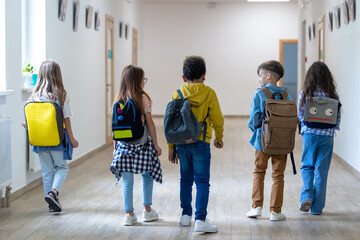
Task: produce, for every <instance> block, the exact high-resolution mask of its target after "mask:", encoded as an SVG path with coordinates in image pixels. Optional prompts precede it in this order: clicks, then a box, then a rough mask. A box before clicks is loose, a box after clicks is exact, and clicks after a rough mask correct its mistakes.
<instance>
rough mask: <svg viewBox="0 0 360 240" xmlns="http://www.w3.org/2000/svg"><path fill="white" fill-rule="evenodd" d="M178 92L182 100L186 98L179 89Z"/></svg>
mask: <svg viewBox="0 0 360 240" xmlns="http://www.w3.org/2000/svg"><path fill="white" fill-rule="evenodd" d="M177 92H178V94H179V96H180V98H184V95H183V94H182V92H181V91H180V89H178V90H177Z"/></svg>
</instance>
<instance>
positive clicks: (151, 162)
mask: <svg viewBox="0 0 360 240" xmlns="http://www.w3.org/2000/svg"><path fill="white" fill-rule="evenodd" d="M144 76H145V75H144V71H143V70H142V69H141V68H139V67H135V66H132V65H129V66H127V67H125V68H124V70H123V72H122V76H121V82H120V89H119V92H118V94H117V96H116V98H115V100H114V104H115V103H116V102H118V101H119V100H120V99H122V100H123V101H124V102H126V101H127V100H129V99H131V100H132V101H133V102H134V104H135V105H136V107H138V108H139V109H140V110H141V113H142V120H143V123H144V135H143V136H142V137H141V138H140V139H137V140H134V141H132V142H121V141H114V159H113V161H112V163H111V166H110V170H111V171H112V172H113V173H114V174H115V176H116V178H117V181H118V180H119V179H120V177H121V176H122V177H123V199H124V211H125V219H124V225H125V226H130V225H133V224H135V223H136V222H137V218H136V215H135V213H134V207H133V185H134V173H135V174H136V173H141V175H142V179H143V205H144V210H143V214H142V216H143V220H144V221H145V222H149V221H154V220H157V219H158V218H159V216H158V214H157V213H156V211H155V210H154V209H152V208H151V205H152V192H153V180H155V181H157V182H159V183H162V170H161V165H160V160H159V158H158V156H160V155H161V148H160V147H159V144H158V142H157V137H156V129H155V124H154V121H153V119H152V117H151V99H150V97H149V95H148V94H147V93H146V92H145V91H144V86H145V83H146V82H147V78H145V77H144Z"/></svg>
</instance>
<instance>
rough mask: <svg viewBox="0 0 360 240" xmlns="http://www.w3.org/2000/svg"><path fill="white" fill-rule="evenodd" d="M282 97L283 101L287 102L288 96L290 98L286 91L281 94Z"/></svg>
mask: <svg viewBox="0 0 360 240" xmlns="http://www.w3.org/2000/svg"><path fill="white" fill-rule="evenodd" d="M281 96H282V99H283V100H286V99H287V96H288V93H287V91H285V90H284V91H283V92H282V93H281Z"/></svg>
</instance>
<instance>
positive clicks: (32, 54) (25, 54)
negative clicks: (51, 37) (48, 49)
mask: <svg viewBox="0 0 360 240" xmlns="http://www.w3.org/2000/svg"><path fill="white" fill-rule="evenodd" d="M0 1H2V0H0ZM45 11H46V8H45V0H36V1H35V0H32V1H28V0H22V36H23V37H22V63H24V62H25V61H30V63H31V65H32V66H34V68H35V70H34V71H35V72H36V71H37V70H38V68H39V66H40V64H41V63H42V61H44V60H45V46H46V44H45V38H46V36H45V31H46V25H45V22H46V15H45ZM35 72H34V73H35Z"/></svg>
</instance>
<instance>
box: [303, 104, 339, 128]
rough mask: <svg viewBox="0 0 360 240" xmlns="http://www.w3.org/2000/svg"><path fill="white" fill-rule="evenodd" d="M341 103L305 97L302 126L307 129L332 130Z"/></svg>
mask: <svg viewBox="0 0 360 240" xmlns="http://www.w3.org/2000/svg"><path fill="white" fill-rule="evenodd" d="M340 107H341V103H340V102H339V101H338V100H336V99H333V98H328V97H307V98H306V102H305V107H304V120H303V124H304V125H306V126H307V127H309V128H321V129H327V128H334V127H336V124H337V116H338V111H339V110H340Z"/></svg>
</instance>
